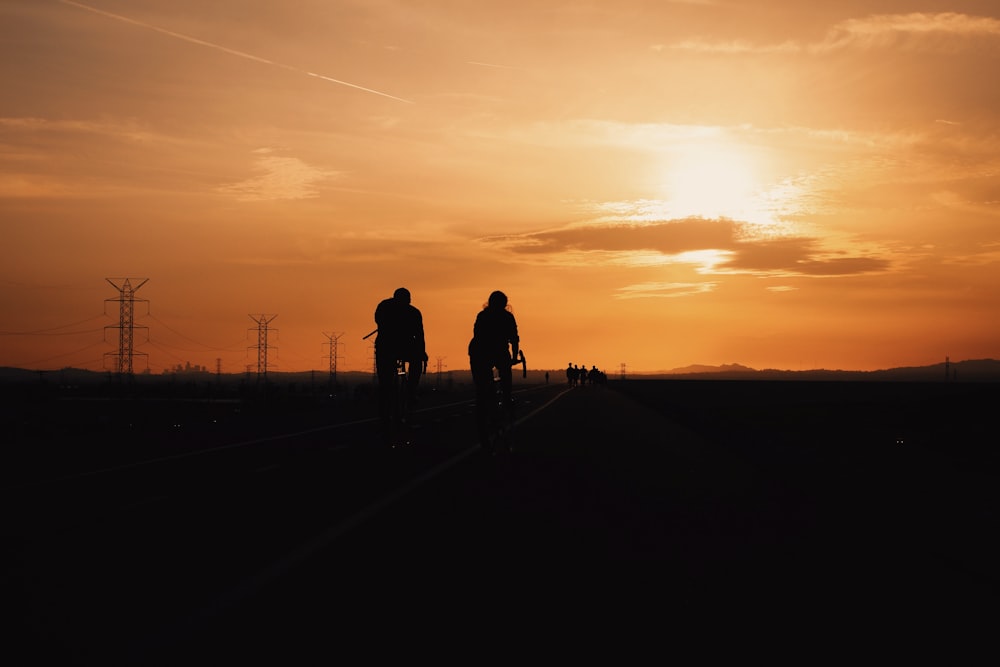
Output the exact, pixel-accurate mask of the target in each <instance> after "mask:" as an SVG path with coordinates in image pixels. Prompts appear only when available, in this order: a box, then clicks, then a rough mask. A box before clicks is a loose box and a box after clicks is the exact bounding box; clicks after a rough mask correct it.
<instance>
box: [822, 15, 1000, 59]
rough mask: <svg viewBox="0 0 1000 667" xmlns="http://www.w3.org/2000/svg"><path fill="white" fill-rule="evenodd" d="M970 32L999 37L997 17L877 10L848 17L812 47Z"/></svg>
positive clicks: (864, 45)
mask: <svg viewBox="0 0 1000 667" xmlns="http://www.w3.org/2000/svg"><path fill="white" fill-rule="evenodd" d="M974 36H987V37H1000V20H997V19H994V18H990V17H986V16H970V15H968V14H957V13H950V12H946V13H937V14H931V13H913V14H877V15H873V16H868V17H865V18H860V19H849V20H847V21H843V22H841V23H838V24H837V25H835V26H834V27H833V28H832V29H831V30H830V32H829V33H828V34H827V36H826V39H825V40H824V41H823V42H822V43H821V44H818V45H815V46H814V47H813V48H814V49H815V50H818V51H830V50H835V49H842V48H848V47H853V48H857V47H862V48H871V47H880V46H892V45H895V44H898V43H899V42H900V40H901V39H904V38H910V39H923V40H924V43H925V44H926V43H928V41H927V38H932V37H944V38H953V39H962V38H968V37H974Z"/></svg>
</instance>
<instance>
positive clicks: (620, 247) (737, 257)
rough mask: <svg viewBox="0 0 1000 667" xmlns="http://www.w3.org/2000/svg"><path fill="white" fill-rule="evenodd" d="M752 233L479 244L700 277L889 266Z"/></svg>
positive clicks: (578, 232)
mask: <svg viewBox="0 0 1000 667" xmlns="http://www.w3.org/2000/svg"><path fill="white" fill-rule="evenodd" d="M753 227H754V226H753V225H747V224H745V223H741V222H737V221H733V220H727V219H702V218H687V219H683V220H668V221H659V222H654V223H647V224H631V223H630V224H586V225H570V226H567V227H564V228H561V229H550V230H543V231H538V232H529V233H525V234H516V235H505V236H492V237H487V238H484V239H481V242H483V243H486V244H489V245H491V246H493V247H495V248H501V249H503V250H506V251H507V252H509V253H510V256H511V257H512V258H515V259H518V260H520V261H531V262H544V263H575V264H578V265H587V266H594V265H598V264H612V263H614V264H628V265H633V266H651V265H656V264H659V265H665V264H693V265H697V266H698V267H699V269H698V272H699V273H702V274H737V273H741V274H754V275H805V276H844V275H855V274H861V273H872V272H880V271H886V270H888V269H889V267H890V263H889V262H888V260H885V259H881V258H878V257H873V256H865V255H856V254H847V253H844V252H834V251H830V250H828V249H826V248H824V247H823V245H822V243H821V240H820V239H818V238H810V237H784V238H782V237H779V238H774V237H766V236H763V237H762V236H761V235H760V234H756V233H745V230H746V229H747V228H753ZM750 231H751V232H753V231H755V230H754V229H751V230H750ZM671 294H672V292H671Z"/></svg>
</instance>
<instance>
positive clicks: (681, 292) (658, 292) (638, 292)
mask: <svg viewBox="0 0 1000 667" xmlns="http://www.w3.org/2000/svg"><path fill="white" fill-rule="evenodd" d="M716 285H718V283H714V282H705V283H636V284H635V285H626V286H625V287H619V288H618V289H617V290H615V298H616V299H676V298H678V297H682V296H694V295H697V294H706V293H708V292H711V291H712V290H713V289H715V287H716Z"/></svg>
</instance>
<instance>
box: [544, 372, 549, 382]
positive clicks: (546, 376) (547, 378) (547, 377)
mask: <svg viewBox="0 0 1000 667" xmlns="http://www.w3.org/2000/svg"><path fill="white" fill-rule="evenodd" d="M548 383H549V372H548V371H545V384H548Z"/></svg>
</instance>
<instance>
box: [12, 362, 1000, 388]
mask: <svg viewBox="0 0 1000 667" xmlns="http://www.w3.org/2000/svg"><path fill="white" fill-rule="evenodd" d="M564 370H565V369H562V368H557V369H531V370H529V373H528V374H529V377H534V378H540V377H541V375H542V374H544V373H546V372H548V373H550V381H552V382H560V381H562V377H563V376H562V373H563V371H564ZM606 372H607V373H608V379H610V380H617V379H620V377H621V376H620V375H619V374H618V373H615V372H608V371H606ZM467 374H468V371H465V370H454V371H447V372H446V373H445V374H444V375H446V376H448V377H452V378H456V379H459V378H463V377H464V376H465V375H467ZM111 376H112V372H111V371H108V370H103V371H92V370H86V369H78V368H71V367H67V368H62V369H59V370H46V371H39V370H28V369H23V368H12V367H0V383H5V384H10V383H18V384H24V383H29V382H43V381H52V382H64V381H71V382H94V381H106V380H107V378H109V377H111ZM135 377H136V379H138V380H141V381H143V382H149V381H156V380H159V379H168V380H171V381H177V380H182V381H188V380H190V381H199V380H209V379H212V378H216V377H217V376H216V373H214V372H211V371H207V370H197V371H180V372H169V373H162V374H155V375H154V374H151V373H141V372H140V373H136V374H135ZM221 377H222V378H224V379H225V380H227V381H230V382H232V381H238V380H242V379H246V378H253V377H254V376H253V375H252V374H248V373H223V374H221ZM327 377H328V376H327V374H326V372H324V371H319V370H308V371H276V370H274V371H268V379H269V380H271V381H275V382H278V381H280V382H314V381H315V382H322V381H324V380H325V379H326V378H327ZM338 377H339V378H340V380H341V381H342V382H345V383H349V384H354V383H357V382H362V381H364V382H368V381H371V380H372V373H371V372H370V371H341V372H340V373H339V374H338ZM425 377H426V379H427V381H428V382H434V377H435V373H433V372H429V373H427V374H426V376H425ZM625 377H626V378H632V379H705V380H813V381H817V380H822V381H829V380H843V381H861V380H877V381H913V382H928V381H962V380H965V381H975V382H987V381H1000V360H996V359H968V360H964V361H952V362H947V363H946V362H941V363H937V364H931V365H928V366H905V367H898V368H886V369H881V370H875V371H852V370H829V369H812V370H802V371H789V370H780V369H774V368H767V369H755V368H751V367H749V366H744V365H742V364H738V363H732V364H723V365H721V366H710V365H705V364H692V365H690V366H684V367H680V368H674V369H670V370H663V371H652V372H638V371H636V372H632V373H627V374H626V376H625Z"/></svg>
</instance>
